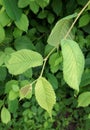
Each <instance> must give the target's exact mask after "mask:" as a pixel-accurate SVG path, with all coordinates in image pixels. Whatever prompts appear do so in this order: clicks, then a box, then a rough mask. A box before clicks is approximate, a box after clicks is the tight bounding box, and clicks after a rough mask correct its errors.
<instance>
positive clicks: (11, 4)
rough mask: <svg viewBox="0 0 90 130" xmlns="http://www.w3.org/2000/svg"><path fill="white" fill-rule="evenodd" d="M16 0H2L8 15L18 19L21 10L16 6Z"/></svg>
mask: <svg viewBox="0 0 90 130" xmlns="http://www.w3.org/2000/svg"><path fill="white" fill-rule="evenodd" d="M17 2H18V0H3V3H4V7H5V9H6V12H7V14H8V16H9V17H10V18H11V19H13V20H19V19H20V18H21V14H22V11H21V9H19V8H18V6H17Z"/></svg>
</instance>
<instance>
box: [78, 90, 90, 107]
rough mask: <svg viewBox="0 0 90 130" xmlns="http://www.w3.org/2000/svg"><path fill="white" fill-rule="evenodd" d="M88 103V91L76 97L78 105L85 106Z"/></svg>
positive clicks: (89, 101)
mask: <svg viewBox="0 0 90 130" xmlns="http://www.w3.org/2000/svg"><path fill="white" fill-rule="evenodd" d="M89 104H90V92H84V93H81V94H80V95H79V97H78V107H86V106H88V105H89Z"/></svg>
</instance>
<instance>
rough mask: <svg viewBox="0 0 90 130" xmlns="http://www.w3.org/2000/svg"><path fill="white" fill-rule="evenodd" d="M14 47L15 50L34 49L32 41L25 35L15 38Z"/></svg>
mask: <svg viewBox="0 0 90 130" xmlns="http://www.w3.org/2000/svg"><path fill="white" fill-rule="evenodd" d="M14 47H15V49H16V50H21V49H30V50H35V47H34V45H33V43H32V41H31V40H30V39H29V38H28V37H27V36H21V37H18V38H17V39H16V40H15V43H14Z"/></svg>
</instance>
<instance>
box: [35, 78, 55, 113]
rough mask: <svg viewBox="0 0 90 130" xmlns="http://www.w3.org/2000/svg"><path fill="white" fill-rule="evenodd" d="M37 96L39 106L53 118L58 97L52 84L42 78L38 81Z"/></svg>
mask: <svg viewBox="0 0 90 130" xmlns="http://www.w3.org/2000/svg"><path fill="white" fill-rule="evenodd" d="M35 96H36V100H37V101H38V104H39V105H40V106H41V107H42V108H44V109H45V110H46V111H47V112H48V113H49V115H50V116H51V115H52V109H53V106H54V104H55V102H56V96H55V93H54V90H53V88H52V86H51V84H50V83H49V82H48V81H47V80H46V79H45V78H43V77H40V78H39V79H38V80H37V83H36V86H35Z"/></svg>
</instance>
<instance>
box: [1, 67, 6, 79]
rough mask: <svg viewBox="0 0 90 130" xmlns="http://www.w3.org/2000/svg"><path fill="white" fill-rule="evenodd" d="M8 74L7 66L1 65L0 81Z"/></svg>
mask: <svg viewBox="0 0 90 130" xmlns="http://www.w3.org/2000/svg"><path fill="white" fill-rule="evenodd" d="M6 76H7V70H6V68H5V67H0V81H4V80H5V78H6Z"/></svg>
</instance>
